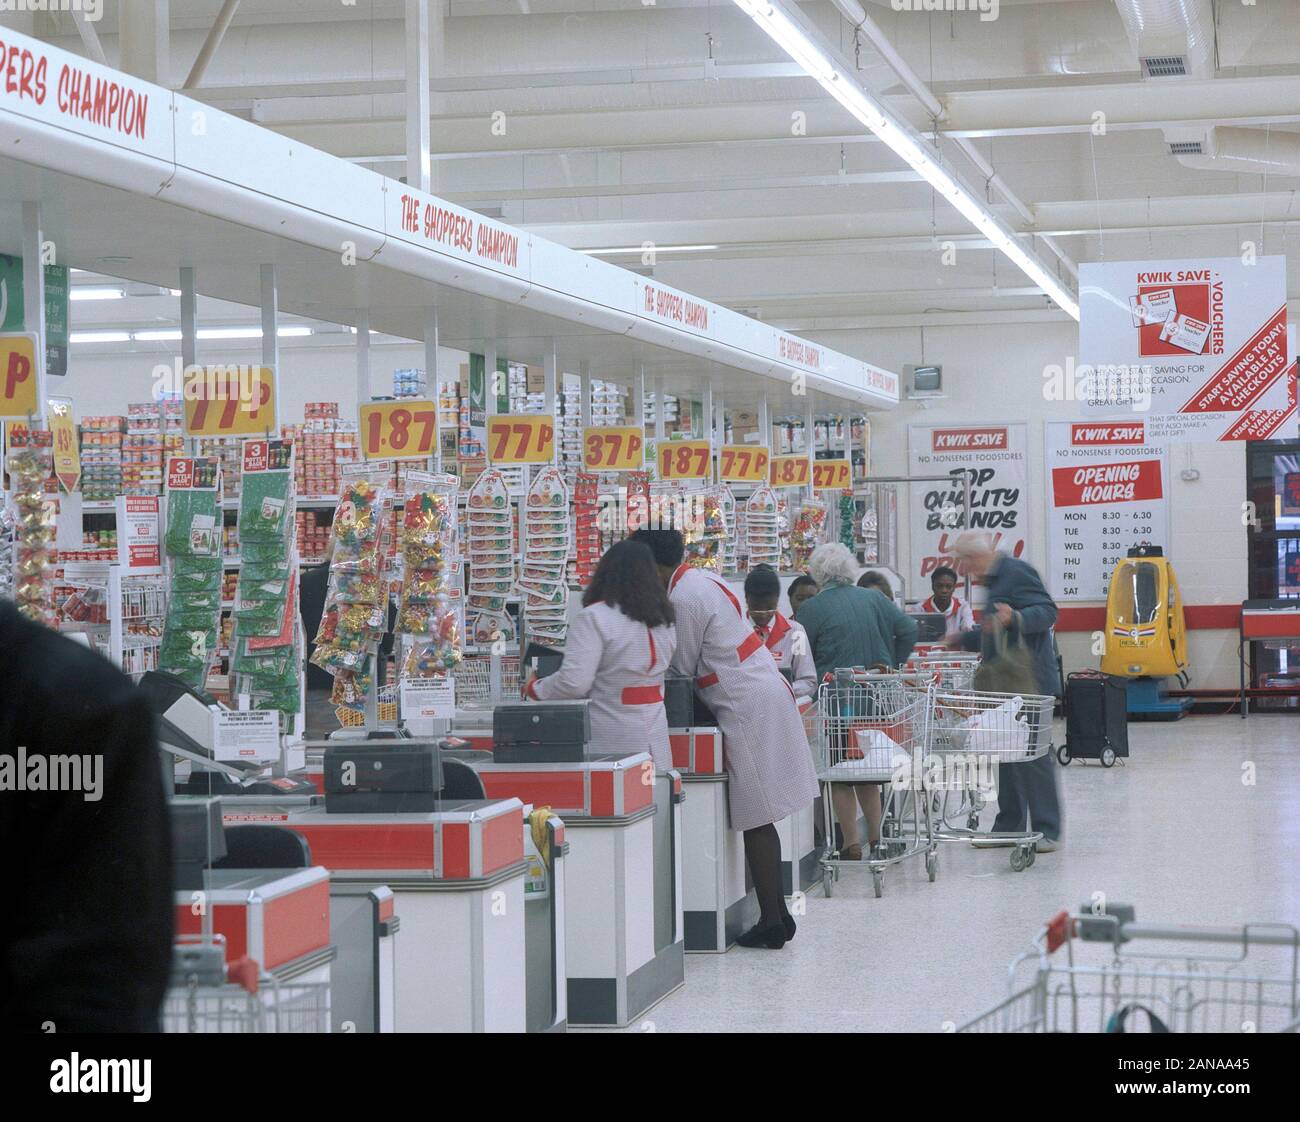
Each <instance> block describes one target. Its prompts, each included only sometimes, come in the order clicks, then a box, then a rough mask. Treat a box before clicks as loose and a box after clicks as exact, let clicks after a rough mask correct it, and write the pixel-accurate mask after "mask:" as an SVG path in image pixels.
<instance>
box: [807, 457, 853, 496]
mask: <svg viewBox="0 0 1300 1122" xmlns="http://www.w3.org/2000/svg"><path fill="white" fill-rule="evenodd" d="M849 479H850V475H849V461H848V460H817V461H815V462H814V463H813V490H814V491H844V490H847V489H848V486H849Z"/></svg>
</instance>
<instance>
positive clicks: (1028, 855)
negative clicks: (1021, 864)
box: [1025, 842, 1038, 869]
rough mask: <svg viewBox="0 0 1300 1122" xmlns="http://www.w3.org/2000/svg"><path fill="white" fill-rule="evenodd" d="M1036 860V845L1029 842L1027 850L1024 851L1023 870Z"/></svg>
mask: <svg viewBox="0 0 1300 1122" xmlns="http://www.w3.org/2000/svg"><path fill="white" fill-rule="evenodd" d="M1036 860H1038V843H1037V842H1030V843H1029V848H1028V849H1026V850H1025V868H1026V869H1027V868H1029V866H1030V865H1032V864H1033V863H1034V862H1035V861H1036Z"/></svg>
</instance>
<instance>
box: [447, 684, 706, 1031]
mask: <svg viewBox="0 0 1300 1122" xmlns="http://www.w3.org/2000/svg"><path fill="white" fill-rule="evenodd" d="M484 716H485V714H481V715H478V716H475V715H472V714H464V715H463V716H462V723H463V724H464V725H465V726H466V727H464V728H457V730H456V731H457V734H458V735H461V736H465V737H471V734H472V740H473V742H474V743H477V744H483V743H484V742H485V740H487V736H486V732H487V730H485V729H483V728H482V727H477V728H470V727H469V726H471V725H476V724H477V725H480V726H481V723H482V721H483V718H484ZM491 717H492V729H491V735H490V742H491V744H492V746H493V750H492V752H491V753H487V752H482V751H477V752H475V751H470V752H466V753H464V758H465V759H466V761H467V762H469V763H470V764H471V766H472V767H473V768H474V769H475V771H476V772H477V773H478V775H479V776H480V778H481V779H482V781H483V785H484V788H485V789H486V791H487V793H488V795H489V796H492V797H496V798H501V799H505V798H510V797H514V798H518V799H521V800H523V801H524V802H527V803H532V804H535V805H538V806H546V807H549V808H550V809H551V810H553V811H554V812H556V813H557V814H560V815H561V816H562V817H563V819H564V823H565V826H566V828H567V837H568V839H569V855H568V858H567V865H568V868H567V871H566V876H565V886H564V891H565V897H566V899H565V915H566V922H565V961H566V968H567V980H568V982H567V1010H568V1018H569V1022H570V1023H572V1024H581V1025H601V1026H624V1025H627V1024H630V1023H632V1022H634V1021H635V1020H636V1019H637V1018H638V1017H640V1016H641V1015H642V1014H644V1013H645V1012H646V1010H648V1009H649V1008H650V1007H651V1006H653V1005H654V1004H655V1003H656V1002H658V1001H659V1000H661V999H662V998H663V997H665V996H666V995H668V994H669V993H671V992H673V991H674V990H676V989H677V988H679V987H680V986H681V985H682V984H683V983H684V981H685V960H684V954H683V952H684V949H685V947H684V942H683V939H684V923H683V915H682V898H683V896H682V878H683V869H682V844H681V838H682V797H683V795H682V785H681V777H680V776H679V775H677V773H676V772H675V771H670V772H668V773H667V774H664V775H656V774H655V770H654V764H653V762H652V761H651V758H650V755H649V754H648V753H646V752H616V751H602V750H601V749H602V746H601V745H599V744H595V743H592V742H591V739H590V722H589V720H588V717H587V707H586V703H585V702H565V703H543V704H524V705H500V706H497V707H496V709H495V710H493V712H492V714H491Z"/></svg>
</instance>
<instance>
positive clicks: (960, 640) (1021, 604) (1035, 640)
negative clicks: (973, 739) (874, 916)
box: [949, 530, 1062, 853]
mask: <svg viewBox="0 0 1300 1122" xmlns="http://www.w3.org/2000/svg"><path fill="white" fill-rule="evenodd" d="M953 552H954V553H955V554H956V555H957V557H958V558H960V559H961V560H962V561H964V562H965V565H966V569H967V571H969V572H970V574H971V576H972V577H974V578H976V579H978V580H979V581H980V582H981V583H982V584H983V585H984V586H985V590H986V597H985V601H984V624H983V627H982V628H977V629H976V630H974V631H966V632H962V633H960V634H958V635H954V636H953V637H952V639H951V640H949V643H950V645H953V646H962V647H964V648H965V649H966V650H971V651H982V652H983V655H984V657H985V658H991V657H993V655H994V654H995V653H996V650H995V643H996V638H995V633H994V630H993V621H994V620H996V621H997V622H998V623H999V624H1001V626H1002V627H1003V628H1005V629H1006V631H1007V635H1008V637H1009V638H1010V639H1011V641H1013V642H1014V641H1015V638H1016V636H1017V635H1019V636H1020V638H1021V639H1022V640H1023V641H1024V644H1025V646H1027V647H1028V648H1029V650H1030V653H1031V655H1032V657H1033V666H1034V677H1035V678H1036V679H1037V680H1038V692H1039V693H1041V694H1055V693H1057V690H1058V685H1057V683H1058V674H1057V670H1056V652H1055V648H1054V646H1053V643H1052V627H1053V626H1054V625H1055V623H1056V604H1055V603H1053V601H1052V597H1051V595H1050V594H1049V593H1048V591H1047V589H1046V588H1044V587H1043V581H1042V578H1041V577H1039V575H1038V573H1037V572H1036V571H1035V570H1034V568H1033V567H1032V566H1030V565H1027V564H1025V562H1023V561H1021V560H1019V559H1018V558H1016V557H1008V556H1006V555H1005V554H1002V553H999V552H998V551H997V550H996V549H995V548H994V546H993V538H992V535H990V534H988V533H984V532H981V531H978V530H968V531H966V532H965V533H963V534H962V535H961V536H960V537H958V539H957V541H956V542H955V543H954V545H953ZM1026 815H1027V816H1028V821H1029V822H1032V823H1033V829H1034V830H1035V831H1038V832H1040V833H1041V834H1042V835H1043V840H1042V841H1041V842H1039V843H1038V852H1039V853H1051V852H1053V851H1054V850H1055V849H1057V848H1058V847H1059V846H1060V838H1061V824H1062V820H1061V802H1060V797H1059V795H1058V793H1057V789H1056V760H1055V758H1054V757H1053V756H1052V754H1051V753H1050V752H1049V753H1048V754H1047V755H1045V756H1042V757H1040V758H1039V759H1037V760H1034V761H1032V762H1030V763H1023V764H1022V763H1014V764H1001V765H999V767H998V816H997V818H996V819H995V820H994V822H993V831H994V833H1003V832H1005V833H1018V832H1022V831H1024V830H1025V829H1026V825H1027V822H1026ZM976 844H984V845H997V844H1005V845H1010V844H1012V843H1011V842H1004V843H999V842H996V841H993V842H984V843H976Z"/></svg>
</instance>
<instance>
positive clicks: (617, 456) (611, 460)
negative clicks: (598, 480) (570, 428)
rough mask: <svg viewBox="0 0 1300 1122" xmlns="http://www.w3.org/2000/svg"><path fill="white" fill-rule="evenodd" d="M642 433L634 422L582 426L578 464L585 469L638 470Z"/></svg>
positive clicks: (640, 464)
mask: <svg viewBox="0 0 1300 1122" xmlns="http://www.w3.org/2000/svg"><path fill="white" fill-rule="evenodd" d="M644 448H645V437H644V436H642V435H641V430H640V429H638V428H637V427H636V426H635V425H618V426H612V427H603V428H592V429H583V430H582V466H583V468H584V469H586V470H587V471H639V470H640V469H641V467H642V463H643V461H642V454H643V452H644Z"/></svg>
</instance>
